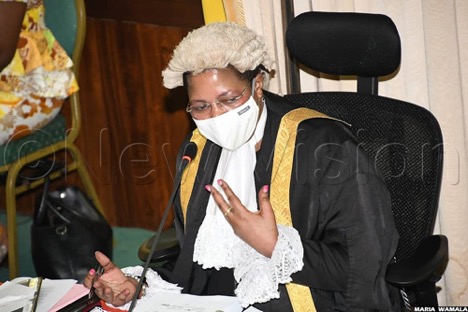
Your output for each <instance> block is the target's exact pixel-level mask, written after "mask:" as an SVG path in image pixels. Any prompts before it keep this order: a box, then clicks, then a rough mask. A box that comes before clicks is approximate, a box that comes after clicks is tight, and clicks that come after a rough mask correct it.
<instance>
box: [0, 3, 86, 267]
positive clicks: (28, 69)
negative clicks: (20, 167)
mask: <svg viewBox="0 0 468 312" xmlns="http://www.w3.org/2000/svg"><path fill="white" fill-rule="evenodd" d="M44 14H45V8H44V3H43V0H0V29H1V31H0V145H2V144H8V142H10V141H12V140H15V139H18V138H20V137H23V136H25V135H28V134H30V133H31V132H33V131H36V130H38V129H40V128H42V127H44V126H45V125H46V124H48V123H49V122H50V121H51V120H52V119H53V118H54V117H55V116H56V115H57V114H58V113H59V111H60V109H61V107H62V104H63V102H64V100H65V98H67V97H68V96H69V95H70V94H72V93H74V92H76V91H77V90H78V85H77V82H76V80H75V77H74V74H73V71H72V70H71V67H72V61H71V59H70V58H69V57H68V55H67V53H66V52H65V50H64V49H63V48H62V47H61V46H60V44H59V43H58V42H57V41H56V40H55V38H54V36H53V35H52V33H51V32H50V30H49V29H48V28H47V27H46V26H45V23H44ZM7 252H8V247H7V236H6V228H5V226H4V225H2V224H0V264H2V262H3V260H4V259H5V258H6V256H7Z"/></svg>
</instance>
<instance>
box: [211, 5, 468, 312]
mask: <svg viewBox="0 0 468 312" xmlns="http://www.w3.org/2000/svg"><path fill="white" fill-rule="evenodd" d="M206 1H208V0H204V2H206ZM217 1H218V2H219V3H222V7H223V10H224V14H225V15H226V19H227V20H232V21H236V22H239V23H241V24H244V25H246V26H248V27H250V28H252V29H253V30H255V31H257V32H258V33H259V34H260V35H261V36H263V37H264V39H265V42H266V44H267V46H268V48H269V50H270V53H272V56H273V57H275V59H276V75H275V78H274V79H272V81H271V83H270V88H269V89H270V91H273V92H276V93H279V94H284V93H287V83H286V80H287V78H286V77H287V74H286V69H285V68H286V67H285V48H284V41H283V38H284V29H285V27H286V25H283V18H282V8H281V1H277V0H276V1H275V0H224V1H223V0H217ZM291 1H294V14H295V15H298V14H300V13H302V12H305V11H312V10H313V11H331V12H366V13H380V14H385V15H388V16H389V17H390V18H392V20H393V21H394V22H395V24H396V26H397V28H398V31H399V33H400V37H401V42H402V60H401V66H400V69H399V71H398V73H397V74H396V75H395V76H394V77H392V78H391V79H388V80H386V81H382V82H381V83H379V94H380V95H383V96H387V97H391V98H396V99H400V100H403V101H407V102H411V103H415V104H417V105H420V106H423V107H425V108H427V109H428V110H430V111H431V112H432V113H433V114H434V115H435V117H436V118H437V120H438V121H439V123H440V126H441V128H442V132H443V136H444V148H445V155H444V173H443V181H442V190H441V197H440V205H439V212H438V218H437V221H436V229H435V232H436V233H441V234H444V235H446V236H447V237H448V240H449V263H448V266H447V269H446V271H445V274H444V276H443V278H442V280H441V281H440V282H439V283H438V285H439V287H440V288H441V290H440V291H439V294H438V295H439V303H440V304H441V305H455V306H457V305H465V306H466V305H468V231H467V230H466V227H467V226H468V185H467V178H468V170H467V149H468V125H467V124H466V123H465V120H468V49H467V48H466V47H468V1H465V0H458V1H457V0H445V1H440V0H339V1H336V0H335V1H332V0H291ZM300 80H301V90H302V91H303V92H307V91H328V90H334V91H337V90H342V91H355V90H356V82H355V81H352V80H349V79H343V80H339V79H338V80H336V79H333V80H331V79H326V78H324V77H318V78H317V77H315V76H310V75H308V74H306V73H304V72H300Z"/></svg>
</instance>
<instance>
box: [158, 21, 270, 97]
mask: <svg viewBox="0 0 468 312" xmlns="http://www.w3.org/2000/svg"><path fill="white" fill-rule="evenodd" d="M228 65H231V66H233V67H234V68H236V69H237V70H238V71H239V72H241V73H243V72H245V71H247V70H253V69H255V68H257V66H259V65H263V66H264V67H265V68H266V69H267V70H268V71H270V70H271V69H272V65H273V62H272V60H271V59H270V57H269V55H268V53H267V50H266V46H265V43H264V42H263V39H262V38H261V37H260V36H259V35H257V34H256V33H255V32H254V31H253V30H251V29H249V28H247V27H244V26H240V25H238V24H236V23H232V22H220V23H211V24H208V25H205V26H203V27H200V28H198V29H195V30H193V31H192V32H190V33H189V34H188V35H187V36H186V37H185V38H184V39H182V41H181V42H180V43H179V45H178V46H177V47H176V48H175V49H174V52H173V55H172V59H171V60H170V62H169V65H168V66H167V68H166V69H165V70H164V71H163V72H162V75H163V83H164V86H165V87H166V88H168V89H173V88H176V87H178V86H182V85H183V74H184V73H185V72H190V73H193V74H199V73H201V72H202V71H204V70H206V69H212V68H218V69H219V68H226V67H227V66H228Z"/></svg>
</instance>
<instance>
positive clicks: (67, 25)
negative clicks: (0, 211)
mask: <svg viewBox="0 0 468 312" xmlns="http://www.w3.org/2000/svg"><path fill="white" fill-rule="evenodd" d="M44 4H45V7H46V16H45V19H46V25H47V26H48V27H49V28H50V29H51V31H52V32H53V33H54V35H55V37H56V38H57V40H58V41H59V42H60V44H61V45H62V46H63V47H64V49H65V50H66V51H67V52H68V54H69V55H70V56H71V58H72V60H73V63H74V69H73V70H74V72H75V75H76V77H77V78H78V68H79V64H80V58H81V52H82V50H83V45H84V39H85V30H86V11H85V4H84V0H44ZM64 105H70V106H71V107H70V108H71V124H70V125H67V124H66V121H65V117H64V116H63V115H62V114H61V113H60V114H58V116H57V117H56V118H55V119H54V120H53V121H52V122H50V123H49V124H48V125H47V126H45V127H44V128H42V129H40V130H38V131H36V132H34V133H32V134H31V135H29V136H26V137H23V138H21V139H18V140H15V141H12V142H8V143H6V144H4V145H1V146H0V175H2V177H3V178H4V180H5V193H6V194H5V198H6V214H7V226H8V245H9V246H8V248H9V250H8V262H9V277H10V279H11V278H14V277H16V276H17V275H18V272H19V267H18V246H17V233H16V232H17V227H16V197H17V196H18V195H20V194H22V193H24V192H26V191H28V190H31V189H33V188H36V187H38V186H40V185H42V184H43V183H44V180H45V179H44V177H38V178H35V179H30V180H29V181H28V183H19V179H18V178H19V177H21V175H20V172H21V170H22V169H23V168H25V167H26V166H28V165H30V164H34V163H37V162H38V161H41V160H43V159H52V160H54V157H53V156H54V155H55V154H56V153H57V152H59V151H65V152H67V153H68V155H69V156H70V157H69V159H70V160H67V163H66V166H65V169H64V170H62V169H61V170H56V171H54V170H52V171H51V172H50V173H48V175H49V177H50V178H51V179H55V178H58V177H61V176H62V175H64V174H67V173H68V172H71V171H75V170H76V171H77V172H78V174H79V176H80V179H81V181H82V183H83V185H84V188H85V191H86V192H87V194H88V195H89V196H90V197H91V199H92V200H93V201H94V203H95V205H96V206H97V208H98V209H99V210H100V211H101V212H103V211H102V207H101V204H100V201H99V198H98V197H97V194H96V191H95V189H94V187H93V184H92V181H91V179H90V176H89V173H88V171H87V168H86V165H85V163H84V161H83V159H82V157H81V154H80V151H79V150H78V148H77V147H76V145H75V144H74V142H75V140H76V138H77V136H78V134H79V131H80V124H81V115H80V98H79V94H78V93H74V94H73V95H71V96H70V99H69V104H67V102H66V103H65V104H64ZM1 197H3V196H1Z"/></svg>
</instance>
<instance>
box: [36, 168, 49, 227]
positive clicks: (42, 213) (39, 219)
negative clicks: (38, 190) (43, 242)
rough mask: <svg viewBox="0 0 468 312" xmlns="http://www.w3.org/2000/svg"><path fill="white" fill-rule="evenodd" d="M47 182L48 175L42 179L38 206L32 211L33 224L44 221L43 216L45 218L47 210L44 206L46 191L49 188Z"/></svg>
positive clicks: (45, 203)
mask: <svg viewBox="0 0 468 312" xmlns="http://www.w3.org/2000/svg"><path fill="white" fill-rule="evenodd" d="M49 183H50V179H49V176H46V177H45V180H44V189H43V191H42V195H41V201H40V203H39V207H38V208H37V209H36V211H34V218H33V225H39V224H42V223H43V222H44V218H45V215H46V211H47V210H46V206H47V193H48V190H49Z"/></svg>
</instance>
